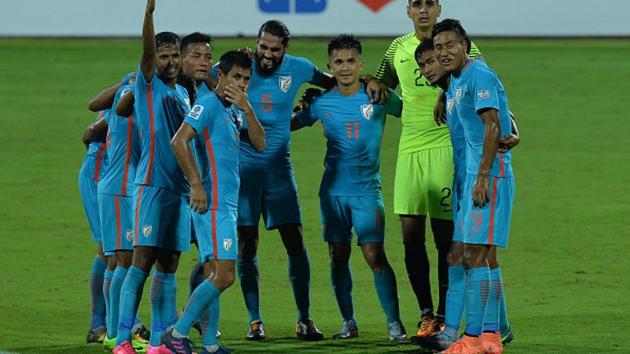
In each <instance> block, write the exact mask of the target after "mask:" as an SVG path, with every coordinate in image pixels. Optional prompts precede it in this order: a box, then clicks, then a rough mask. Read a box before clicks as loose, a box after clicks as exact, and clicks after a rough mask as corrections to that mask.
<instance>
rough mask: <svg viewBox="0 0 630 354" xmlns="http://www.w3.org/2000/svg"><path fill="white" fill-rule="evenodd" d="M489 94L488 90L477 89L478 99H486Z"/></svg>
mask: <svg viewBox="0 0 630 354" xmlns="http://www.w3.org/2000/svg"><path fill="white" fill-rule="evenodd" d="M490 96H492V95H491V94H490V90H479V91H477V98H478V99H480V100H487V99H488V98H490Z"/></svg>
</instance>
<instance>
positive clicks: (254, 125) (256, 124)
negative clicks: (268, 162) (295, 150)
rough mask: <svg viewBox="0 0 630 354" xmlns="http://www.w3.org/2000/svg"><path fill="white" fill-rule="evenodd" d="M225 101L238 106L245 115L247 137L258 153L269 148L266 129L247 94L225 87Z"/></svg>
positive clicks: (232, 87)
mask: <svg viewBox="0 0 630 354" xmlns="http://www.w3.org/2000/svg"><path fill="white" fill-rule="evenodd" d="M225 99H226V100H227V101H228V102H230V103H232V104H233V105H235V106H236V108H238V109H239V110H240V111H242V112H243V113H245V120H246V122H247V135H248V136H249V141H250V142H251V143H252V146H253V147H254V149H256V151H258V152H262V151H264V150H265V148H266V147H267V142H266V140H265V129H264V128H263V127H262V125H261V124H260V121H259V120H258V118H257V117H256V113H255V112H254V108H253V107H252V104H251V103H249V98H248V96H247V92H245V91H243V90H240V89H238V88H236V87H234V86H232V85H227V86H226V87H225Z"/></svg>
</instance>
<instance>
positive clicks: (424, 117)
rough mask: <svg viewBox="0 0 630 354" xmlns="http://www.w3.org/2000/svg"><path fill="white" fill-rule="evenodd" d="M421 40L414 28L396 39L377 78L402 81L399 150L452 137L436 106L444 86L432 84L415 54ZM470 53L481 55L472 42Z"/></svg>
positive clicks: (434, 145)
mask: <svg viewBox="0 0 630 354" xmlns="http://www.w3.org/2000/svg"><path fill="white" fill-rule="evenodd" d="M418 45H420V40H419V39H418V38H417V37H416V34H415V33H414V32H412V33H409V34H406V35H404V36H401V37H398V38H396V39H394V41H393V42H392V44H390V46H389V48H388V49H387V52H385V57H384V58H383V60H382V61H381V64H380V66H379V68H378V71H377V73H376V78H377V79H378V80H379V81H381V82H382V83H384V84H385V85H387V86H388V87H390V88H392V89H395V88H396V87H397V86H398V84H400V89H401V91H402V98H403V111H402V117H401V121H402V131H401V133H400V143H399V145H398V153H412V152H415V151H420V150H426V149H432V148H438V147H446V146H450V145H451V140H450V137H449V133H448V128H447V126H446V125H440V126H438V125H437V124H436V123H435V120H434V119H433V109H434V108H435V104H436V102H437V99H438V97H439V95H440V89H439V88H437V87H433V86H431V85H430V84H429V82H428V81H427V79H425V78H424V77H423V76H422V74H421V73H420V68H419V67H418V64H417V63H416V60H415V57H414V54H415V51H416V48H417V47H418ZM469 55H470V57H471V58H473V59H474V58H477V57H478V56H481V53H480V52H479V49H478V48H477V46H476V45H475V44H474V43H472V45H471V50H470V54H469Z"/></svg>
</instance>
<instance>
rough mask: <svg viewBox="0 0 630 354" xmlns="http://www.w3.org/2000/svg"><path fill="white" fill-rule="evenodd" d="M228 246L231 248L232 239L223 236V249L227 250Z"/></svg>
mask: <svg viewBox="0 0 630 354" xmlns="http://www.w3.org/2000/svg"><path fill="white" fill-rule="evenodd" d="M230 248H232V239H231V238H224V239H223V249H224V250H226V251H229V250H230Z"/></svg>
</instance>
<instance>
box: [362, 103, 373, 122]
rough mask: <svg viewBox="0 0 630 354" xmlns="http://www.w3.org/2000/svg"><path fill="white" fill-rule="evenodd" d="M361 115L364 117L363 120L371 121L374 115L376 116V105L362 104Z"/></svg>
mask: <svg viewBox="0 0 630 354" xmlns="http://www.w3.org/2000/svg"><path fill="white" fill-rule="evenodd" d="M361 115H362V116H363V118H365V119H367V120H370V119H372V115H374V105H373V104H371V103H369V104H362V105H361Z"/></svg>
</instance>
